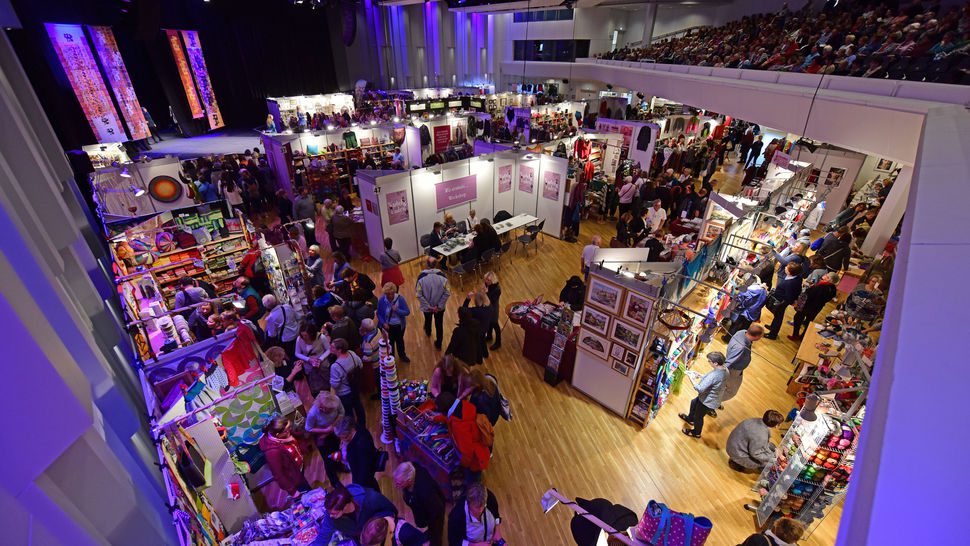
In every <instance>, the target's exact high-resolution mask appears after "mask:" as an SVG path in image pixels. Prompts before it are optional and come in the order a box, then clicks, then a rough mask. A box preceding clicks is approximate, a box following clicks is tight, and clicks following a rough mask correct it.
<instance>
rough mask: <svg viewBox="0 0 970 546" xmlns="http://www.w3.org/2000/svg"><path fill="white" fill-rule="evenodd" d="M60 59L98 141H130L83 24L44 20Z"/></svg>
mask: <svg viewBox="0 0 970 546" xmlns="http://www.w3.org/2000/svg"><path fill="white" fill-rule="evenodd" d="M44 26H45V27H46V28H47V35H48V36H50V39H51V43H53V44H54V51H56V52H57V58H58V60H60V61H61V66H63V67H64V72H66V73H67V79H68V81H70V82H71V87H72V88H73V89H74V94H75V95H76V96H77V100H78V102H80V103H81V109H82V110H84V115H85V116H86V117H87V118H88V123H89V124H91V130H92V131H94V136H95V138H97V139H98V142H124V141H126V140H128V137H127V135H125V130H124V129H123V128H122V126H121V120H120V119H119V118H118V112H117V111H116V110H115V106H114V104H112V103H111V95H109V94H108V89H107V88H106V87H105V86H104V80H102V79H101V72H99V71H98V64H97V63H96V62H95V60H94V55H93V54H92V53H91V48H90V47H88V42H87V39H85V37H84V29H82V28H81V25H59V24H55V23H45V24H44Z"/></svg>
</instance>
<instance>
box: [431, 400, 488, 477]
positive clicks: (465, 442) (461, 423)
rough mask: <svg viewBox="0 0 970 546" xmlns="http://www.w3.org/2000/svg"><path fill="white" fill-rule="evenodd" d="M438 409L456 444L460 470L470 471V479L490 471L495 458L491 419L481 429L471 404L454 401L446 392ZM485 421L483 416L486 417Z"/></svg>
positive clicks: (464, 401) (438, 401) (438, 404)
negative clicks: (486, 470)
mask: <svg viewBox="0 0 970 546" xmlns="http://www.w3.org/2000/svg"><path fill="white" fill-rule="evenodd" d="M435 405H436V406H437V409H438V412H439V413H441V416H439V417H438V419H439V420H441V421H444V422H445V423H447V424H448V432H450V433H451V439H452V440H453V441H454V442H455V449H457V450H458V454H459V456H460V457H461V460H460V462H461V466H463V467H464V468H465V469H467V470H468V471H469V473H470V474H471V477H474V476H477V475H478V474H479V473H481V472H483V471H484V470H485V469H487V468H488V463H489V461H490V459H491V457H492V450H491V448H492V438H491V437H490V436H491V426H488V427H485V428H486V429H487V432H488V434H486V432H485V431H483V430H482V427H484V426H485V425H488V424H489V423H488V419H483V421H484V423H483V424H482V425H479V420H478V411H477V410H476V409H475V406H474V405H472V404H471V402H469V401H467V400H463V399H461V400H460V399H457V398H455V395H454V394H452V393H450V392H443V393H441V394H439V395H438V398H436V399H435ZM483 417H484V416H483Z"/></svg>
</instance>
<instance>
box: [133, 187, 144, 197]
mask: <svg viewBox="0 0 970 546" xmlns="http://www.w3.org/2000/svg"><path fill="white" fill-rule="evenodd" d="M131 193H133V194H135V197H141V196H142V195H145V188H136V187H135V186H132V187H131Z"/></svg>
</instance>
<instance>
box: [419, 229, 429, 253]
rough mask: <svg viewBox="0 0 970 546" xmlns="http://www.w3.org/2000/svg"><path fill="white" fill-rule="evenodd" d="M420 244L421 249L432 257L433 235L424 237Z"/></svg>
mask: <svg viewBox="0 0 970 546" xmlns="http://www.w3.org/2000/svg"><path fill="white" fill-rule="evenodd" d="M418 242H419V243H420V244H421V248H423V249H424V253H425V254H427V255H429V256H430V255H431V234H430V233H427V234H425V235H422V236H421V239H419V240H418Z"/></svg>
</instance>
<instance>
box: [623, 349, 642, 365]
mask: <svg viewBox="0 0 970 546" xmlns="http://www.w3.org/2000/svg"><path fill="white" fill-rule="evenodd" d="M639 354H640V353H637V352H636V351H627V352H626V358H624V359H623V363H624V364H626V365H628V366H634V367H636V365H637V356H639Z"/></svg>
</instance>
